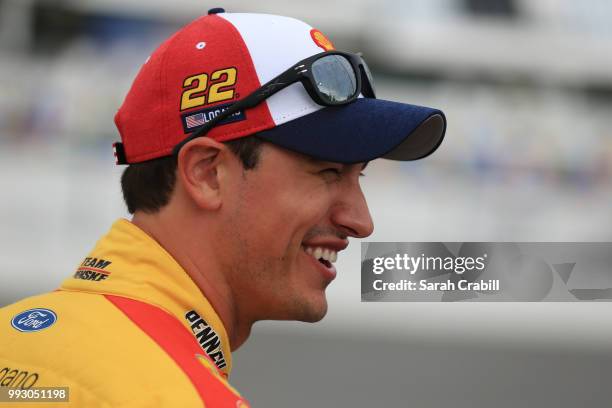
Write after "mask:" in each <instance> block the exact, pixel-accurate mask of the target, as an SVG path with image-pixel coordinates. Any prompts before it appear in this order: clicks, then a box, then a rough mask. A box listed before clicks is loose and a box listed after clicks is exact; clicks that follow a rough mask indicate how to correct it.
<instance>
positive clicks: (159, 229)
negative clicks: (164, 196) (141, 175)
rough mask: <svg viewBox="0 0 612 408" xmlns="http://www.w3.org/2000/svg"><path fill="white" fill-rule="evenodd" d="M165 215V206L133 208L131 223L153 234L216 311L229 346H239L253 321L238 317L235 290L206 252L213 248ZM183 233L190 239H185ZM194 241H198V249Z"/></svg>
mask: <svg viewBox="0 0 612 408" xmlns="http://www.w3.org/2000/svg"><path fill="white" fill-rule="evenodd" d="M166 218H167V216H166V214H164V210H162V211H160V212H158V213H155V214H146V213H142V212H136V214H134V217H133V219H132V223H133V224H134V225H136V226H137V227H139V228H140V229H141V230H143V231H144V232H145V233H147V235H149V236H150V237H151V238H153V239H154V240H155V241H156V242H157V243H158V244H159V245H161V246H162V247H163V248H164V249H165V250H166V251H167V252H168V253H169V254H170V255H171V256H172V257H173V258H174V259H175V260H176V261H177V263H178V264H179V265H181V267H182V268H183V269H184V270H185V272H186V273H187V274H188V275H189V276H190V277H191V279H192V280H193V281H194V283H195V284H196V285H197V286H198V288H199V289H200V291H201V292H202V294H203V296H204V297H206V299H207V300H208V301H209V302H210V304H211V305H212V307H213V309H215V311H216V312H217V314H218V315H219V317H220V319H221V321H222V322H223V325H224V327H225V330H226V331H227V335H228V337H229V342H230V347H231V350H232V351H234V350H236V349H238V347H240V346H241V345H242V344H244V342H245V341H246V340H247V339H248V337H249V335H250V332H251V327H252V325H253V323H254V322H253V321H250V320H245V319H241V318H240V315H241V314H240V313H238V311H237V310H236V306H235V302H234V294H233V293H232V291H231V288H230V286H229V285H228V283H227V281H226V280H225V276H224V275H223V273H222V272H221V266H220V265H216V264H215V261H216V259H217V258H218V257H215V256H209V255H208V254H210V253H211V252H212V251H213V250H212V248H209V250H208V251H207V250H206V248H202V247H201V244H202V243H201V242H197V241H198V240H197V239H194V235H192V234H189V233H187V231H186V229H187V228H189V226H185V225H182V223H181V222H180V221H178V222H177V220H176V218H173V219H172V222H166V221H167V220H166ZM186 237H189V240H187V241H186ZM196 244H199V245H198V248H197V249H196V248H195V246H196Z"/></svg>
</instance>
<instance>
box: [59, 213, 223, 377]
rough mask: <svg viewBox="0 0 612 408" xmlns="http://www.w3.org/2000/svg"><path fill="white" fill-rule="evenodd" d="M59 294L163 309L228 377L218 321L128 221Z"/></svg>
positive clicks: (196, 290) (157, 248)
mask: <svg viewBox="0 0 612 408" xmlns="http://www.w3.org/2000/svg"><path fill="white" fill-rule="evenodd" d="M60 290H68V291H78V292H88V293H99V294H104V295H116V296H122V297H126V298H130V299H135V300H139V301H142V302H145V303H149V304H152V305H155V306H157V307H160V308H161V309H163V310H165V311H166V312H168V313H170V314H171V315H173V316H175V317H176V318H177V319H178V320H179V321H180V322H181V323H182V324H183V325H184V326H185V327H186V328H187V329H188V330H189V331H191V332H192V333H193V334H194V336H195V338H196V341H198V343H199V344H200V346H201V347H202V349H203V350H204V352H205V353H206V354H207V355H208V356H209V357H210V358H211V360H212V361H214V362H215V364H216V365H217V367H218V368H219V369H220V370H221V372H222V373H223V374H224V375H225V376H229V373H230V371H231V367H232V356H231V350H230V344H229V340H228V336H227V332H226V330H225V327H224V326H223V323H222V322H221V319H220V318H219V315H218V314H217V313H216V312H215V310H214V309H213V307H212V306H211V304H210V303H209V302H208V300H207V299H206V298H205V297H204V295H203V294H202V292H201V291H200V289H199V288H198V287H197V286H196V284H195V283H194V282H193V281H192V280H191V278H190V277H189V275H188V274H187V272H185V270H184V269H183V268H182V267H181V266H180V265H179V264H178V263H177V262H176V261H175V260H174V258H172V256H171V255H170V254H169V253H168V252H166V250H165V249H164V248H162V247H161V246H160V245H159V244H158V243H157V242H156V241H155V240H154V239H153V238H151V237H150V236H149V235H147V234H146V233H145V232H144V231H142V230H141V229H140V228H138V227H137V226H135V225H134V224H132V223H131V222H130V221H128V220H125V219H120V220H118V221H116V222H115V223H114V224H113V226H112V227H111V229H110V231H109V232H108V233H107V234H106V235H105V236H103V237H102V238H101V239H100V240H99V241H98V243H97V244H96V246H95V247H94V249H93V250H92V251H91V252H90V254H89V255H87V257H85V259H84V260H83V262H82V263H81V264H80V265H79V266H78V267H77V270H76V272H75V273H74V275H73V276H72V277H70V278H68V279H66V280H65V281H64V282H63V283H62V285H61V287H60Z"/></svg>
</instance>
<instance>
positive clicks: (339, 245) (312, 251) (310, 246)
mask: <svg viewBox="0 0 612 408" xmlns="http://www.w3.org/2000/svg"><path fill="white" fill-rule="evenodd" d="M347 246H348V241H347V240H339V239H326V240H323V239H318V240H309V241H307V242H303V243H302V249H303V250H304V252H306V253H307V254H308V255H310V256H312V257H313V258H314V259H315V260H317V261H319V262H321V263H322V264H323V265H325V266H326V267H328V268H329V267H331V265H332V264H333V263H334V262H336V260H337V259H338V252H340V251H342V250H344V249H345V248H346V247H347Z"/></svg>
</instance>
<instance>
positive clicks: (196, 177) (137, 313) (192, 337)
mask: <svg viewBox="0 0 612 408" xmlns="http://www.w3.org/2000/svg"><path fill="white" fill-rule="evenodd" d="M115 122H116V124H117V127H118V129H119V132H120V133H121V138H122V143H117V144H116V145H115V150H116V151H115V154H116V156H117V159H118V163H119V164H128V167H127V168H126V170H125V172H124V174H123V176H122V180H121V183H122V188H123V194H124V198H125V201H126V204H127V207H128V210H129V212H130V213H132V214H133V219H132V220H131V221H128V220H119V221H117V222H116V223H115V224H114V225H113V226H112V228H111V230H110V231H109V233H108V234H107V235H105V236H104V237H102V238H101V239H100V241H99V242H98V243H97V244H96V246H95V247H94V249H93V250H92V252H91V253H90V254H88V255H87V256H86V257H85V258H84V260H83V261H82V262H81V263H80V265H79V266H78V267H77V270H76V271H75V272H73V274H72V275H71V276H70V278H68V279H67V280H66V281H65V282H64V283H63V284H62V286H61V287H60V288H59V290H57V291H55V292H52V293H50V294H45V295H41V296H36V297H32V298H29V299H25V300H22V301H21V302H18V303H16V304H13V305H10V306H8V307H6V308H4V309H2V310H1V312H0V319H2V321H3V325H4V326H3V327H2V330H1V331H0V343H1V344H2V345H3V347H2V349H1V350H0V375H1V377H0V387H13V388H24V389H30V388H33V387H68V390H69V394H70V402H71V403H73V404H74V405H75V406H122V405H126V406H127V405H129V406H181V407H191V406H202V405H204V406H206V407H221V406H223V407H226V406H227V407H241V406H247V402H246V401H245V400H244V399H242V397H241V396H240V395H239V394H238V392H236V391H235V390H234V389H233V388H232V387H231V386H230V385H229V383H228V382H227V378H228V375H229V372H230V370H231V366H232V362H231V352H232V351H233V350H235V349H237V348H238V347H240V346H241V345H242V344H243V343H244V342H245V341H246V340H247V338H248V337H249V334H250V330H251V327H252V325H253V324H254V323H255V322H256V321H259V320H265V319H277V320H301V321H307V322H315V321H318V320H320V319H321V318H323V316H324V315H325V313H326V311H327V301H326V298H325V289H326V287H327V286H328V285H329V284H330V283H331V282H332V281H333V279H334V278H335V276H336V270H335V268H334V266H333V263H334V262H335V261H336V258H337V256H338V253H339V252H340V251H342V250H343V249H344V248H346V246H347V245H348V238H349V237H355V238H364V237H367V236H368V235H370V234H371V233H372V231H373V223H372V219H371V217H370V214H369V211H368V207H367V204H366V200H365V197H364V196H363V193H362V191H361V188H360V185H359V177H360V174H361V172H362V170H363V169H364V167H365V165H366V164H367V162H369V161H371V160H373V159H376V158H378V157H385V158H389V159H395V160H415V159H419V158H422V157H425V156H427V155H428V154H430V153H432V152H433V151H434V150H435V149H436V148H437V147H438V146H439V144H440V143H441V141H442V139H443V136H444V132H445V129H446V120H445V118H444V115H443V114H442V112H441V111H439V110H436V109H431V108H425V107H419V106H414V105H406V104H401V103H396V102H389V101H383V100H379V99H376V97H375V90H374V84H373V82H372V78H371V75H370V71H369V69H368V67H367V65H366V63H365V61H364V60H363V59H362V58H361V56H359V55H356V54H350V53H345V52H340V51H337V50H335V49H334V46H333V44H332V43H331V41H330V40H329V39H328V38H327V37H325V35H323V33H321V32H320V31H319V30H316V29H313V28H312V27H310V26H308V25H306V24H305V23H303V22H300V21H297V20H294V19H291V18H286V17H279V16H271V15H257V14H230V13H224V12H223V10H221V9H213V10H211V11H210V12H209V14H208V15H207V16H204V17H201V18H199V19H197V20H195V21H194V22H193V23H191V24H189V25H188V26H186V27H184V28H183V29H182V30H180V31H179V32H178V33H176V34H175V35H173V36H172V37H171V38H169V39H168V40H167V41H166V42H164V43H163V44H162V45H161V46H160V47H159V48H158V49H157V50H156V51H155V52H154V53H153V54H152V55H151V57H150V58H149V59H148V60H147V61H146V62H145V64H144V65H143V67H142V68H141V70H140V72H139V74H138V76H137V77H136V79H135V80H134V83H133V85H132V88H131V89H130V91H129V92H128V94H127V96H126V98H125V101H124V103H123V105H122V106H121V108H120V109H119V111H118V113H117V115H116V117H115Z"/></svg>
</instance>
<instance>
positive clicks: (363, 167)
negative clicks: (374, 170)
mask: <svg viewBox="0 0 612 408" xmlns="http://www.w3.org/2000/svg"><path fill="white" fill-rule="evenodd" d="M368 164H370V162H369V161H367V162H365V163H363V166H361V170H362V171H363V170H365V168H366V167H368Z"/></svg>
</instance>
